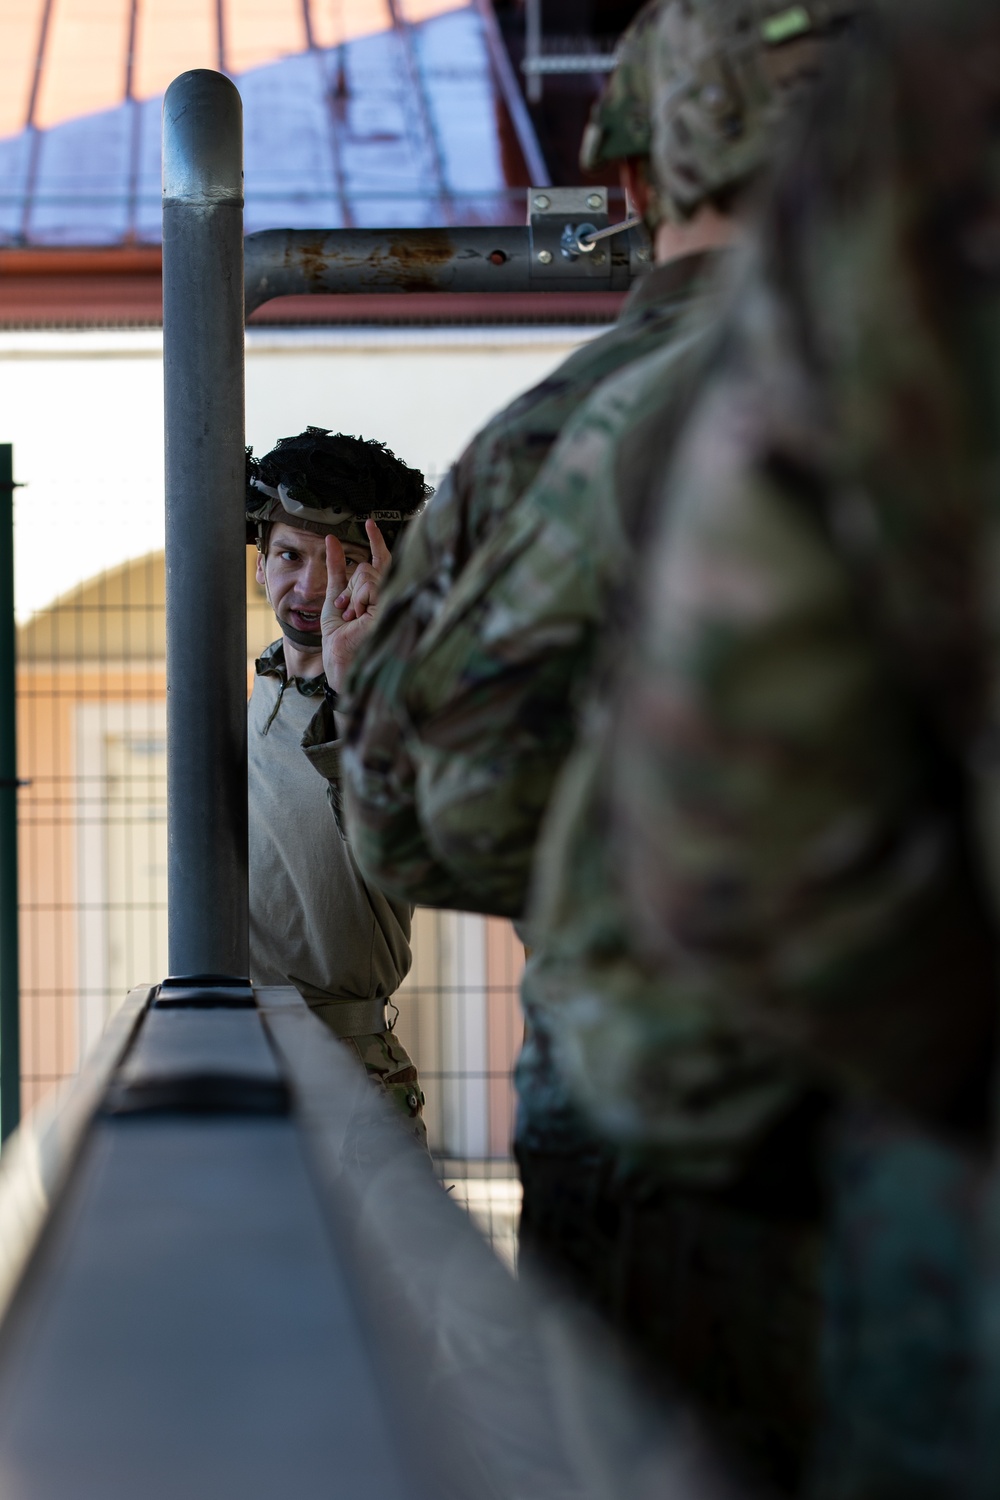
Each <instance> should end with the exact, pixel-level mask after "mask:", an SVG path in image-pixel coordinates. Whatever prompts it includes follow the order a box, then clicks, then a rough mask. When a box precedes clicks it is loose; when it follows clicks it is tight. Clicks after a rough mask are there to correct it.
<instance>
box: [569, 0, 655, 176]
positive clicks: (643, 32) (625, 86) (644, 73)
mask: <svg viewBox="0 0 1000 1500" xmlns="http://www.w3.org/2000/svg"><path fill="white" fill-rule="evenodd" d="M662 6H663V0H649V4H648V5H644V6H643V8H642V10H641V11H640V12H639V14H638V15H637V16H636V17H635V19H634V20H633V22H632V24H631V25H630V26H629V27H628V29H627V30H626V31H625V32H624V34H623V35H622V37H621V40H620V41H619V43H618V49H617V52H616V54H615V66H614V70H613V71H612V73H611V76H610V77H609V79H608V81H607V83H606V84H605V86H604V89H603V92H602V93H601V96H600V98H599V99H598V100H597V101H596V103H595V104H594V107H593V109H592V110H591V111H590V119H589V121H588V122H587V128H586V129H585V131H584V132H583V140H582V142H581V143H580V166H581V167H582V169H583V171H584V172H596V171H597V170H598V169H599V168H600V167H604V166H607V165H609V164H611V163H614V162H620V161H625V160H626V159H627V158H629V157H634V156H648V155H649V152H650V147H651V145H652V128H651V124H650V109H651V106H652V92H651V87H650V78H651V74H650V68H649V57H650V49H651V45H652V33H653V29H654V27H655V24H656V20H657V16H658V13H659V11H660V10H661V9H662Z"/></svg>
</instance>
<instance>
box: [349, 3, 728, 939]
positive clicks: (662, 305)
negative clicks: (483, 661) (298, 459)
mask: <svg viewBox="0 0 1000 1500" xmlns="http://www.w3.org/2000/svg"><path fill="white" fill-rule="evenodd" d="M660 9H661V6H660V4H659V0H656V3H652V4H649V5H647V6H646V7H645V9H644V10H642V11H641V12H640V13H639V16H638V17H637V18H636V20H635V21H634V22H633V24H632V26H631V28H630V29H629V32H628V33H627V34H626V37H625V39H624V41H623V43H622V48H621V56H620V61H619V64H618V67H617V69H616V71H615V73H614V75H613V77H612V80H611V83H610V85H609V89H608V93H607V96H606V98H605V101H604V102H603V103H602V104H601V105H599V107H598V110H597V114H596V116H595V119H594V121H593V122H592V124H591V127H590V129H589V130H588V133H587V136H586V140H585V150H586V158H585V164H586V165H587V166H590V167H596V166H598V165H601V164H603V163H608V162H614V161H617V162H619V163H620V164H621V166H622V170H623V176H624V178H625V181H626V183H627V185H628V188H629V191H630V194H631V196H632V199H633V201H634V203H635V204H636V206H637V207H638V208H639V209H640V210H641V211H642V212H643V213H644V214H645V216H646V218H647V222H648V223H649V226H650V228H651V230H653V231H654V233H655V232H656V231H657V230H658V228H659V226H660V225H661V224H662V222H663V217H664V214H663V209H662V206H661V205H660V202H659V199H658V197H657V194H656V191H655V186H654V185H653V184H652V182H651V180H650V177H649V172H648V154H649V146H650V87H651V47H650V39H651V35H652V29H653V26H654V24H655V21H656V18H657V15H658V13H659V10H660ZM707 233H708V234H709V235H711V227H710V228H709V230H708V231H707ZM700 234H701V230H699V235H700ZM703 244H704V240H703V239H701V238H699V239H696V238H695V237H694V236H692V237H691V239H690V243H682V244H681V245H680V247H679V248H678V246H677V245H676V244H674V245H673V246H672V247H671V250H670V257H671V258H670V259H669V260H666V258H665V260H664V263H663V264H657V265H656V266H654V268H653V269H652V270H651V271H650V272H649V274H648V275H646V276H644V277H643V278H642V279H641V280H640V281H639V282H638V284H637V285H636V286H635V287H634V288H633V289H632V291H631V292H630V294H629V297H628V299H627V300H626V303H625V306H624V308H623V310H622V313H621V316H620V317H619V319H618V322H617V323H616V324H615V326H614V327H613V328H612V329H611V330H609V332H607V333H605V334H603V335H602V336H601V337H600V338H596V339H593V340H592V341H591V342H590V343H588V344H586V345H585V346H584V347H583V348H581V349H578V350H577V351H576V352H575V353H574V354H572V355H571V356H570V358H569V359H567V360H566V361H565V362H564V363H563V364H562V365H560V366H559V368H558V369H557V370H556V371H555V372H554V373H553V374H552V375H550V376H549V377H548V378H547V379H545V380H544V381H542V382H541V384H540V385H538V386H536V387H535V388H534V389H533V390H530V391H528V392H526V393H525V394H524V395H523V396H520V397H519V398H518V399H517V400H516V401H514V402H513V403H512V404H511V405H510V406H508V407H507V408H506V409H505V410H504V411H502V412H500V413H499V415H498V416H496V417H494V418H493V420H492V421H491V422H489V423H488V424H487V426H486V427H484V428H483V430H482V431H481V432H480V433H479V434H478V435H477V436H476V437H475V438H474V439H473V441H472V442H471V443H470V444H469V446H468V448H467V449H466V450H465V452H464V453H463V454H462V456H461V458H460V459H459V460H458V462H457V464H456V465H455V466H454V468H453V469H452V470H451V472H450V474H449V475H448V477H447V478H446V480H445V482H444V484H443V485H442V486H441V488H440V489H439V491H438V493H437V494H436V495H435V497H434V500H433V502H432V503H431V504H430V505H429V506H428V507H427V510H426V511H425V512H424V514H423V516H422V517H421V519H420V522H419V524H418V525H417V526H415V527H414V528H413V530H412V532H411V534H410V536H409V537H408V538H407V545H406V550H405V554H404V556H403V557H402V558H401V559H400V560H399V561H398V563H397V566H396V568H395V569H394V573H393V578H392V581H391V583H390V585H389V588H388V591H387V593H386V595H385V597H384V600H383V603H382V606H381V610H380V615H379V620H378V623H377V625H376V628H375V630H374V631H373V632H372V635H371V637H370V639H369V640H368V641H367V642H366V645H365V650H364V651H363V653H362V654H361V655H360V656H359V659H358V662H357V665H356V669H355V671H354V673H353V676H352V678H351V680H350V683H349V700H350V703H349V707H350V731H349V736H348V741H347V746H346V751H345V755H344V783H345V785H344V790H345V800H346V803H347V806H348V811H349V820H350V831H351V840H352V845H353V847H354V850H355V853H356V855H357V858H358V861H359V864H360V865H361V868H362V869H363V870H364V871H365V873H366V875H367V877H368V878H369V879H370V880H372V881H376V882H377V883H378V884H379V885H380V886H382V887H383V888H384V889H386V890H389V891H392V892H393V893H394V894H396V895H398V896H401V897H406V898H408V899H410V900H413V901H420V902H422V903H424V904H427V905H431V906H451V907H457V908H459V909H464V910H479V911H489V912H495V913H498V914H500V915H506V916H517V915H518V914H519V913H520V911H521V909H522V907H523V904H524V901H523V881H522V883H521V885H522V889H520V890H519V891H518V892H517V893H516V894H515V896H514V898H513V899H510V898H509V897H507V896H501V897H500V898H498V897H497V896H496V894H495V892H493V891H491V890H481V889H477V888H476V887H475V886H474V884H473V883H472V882H470V881H469V879H468V878H467V872H466V871H464V870H461V869H459V870H457V871H456V870H453V869H451V868H449V866H448V864H447V863H446V862H445V860H443V859H442V857H441V852H440V850H439V848H438V847H437V846H436V844H435V841H434V838H433V836H432V835H431V833H430V831H429V830H428V828H427V826H426V825H425V822H424V819H423V818H422V816H421V814H420V812H419V811H418V806H417V803H418V788H419V783H420V779H421V775H422V770H421V767H420V765H419V764H418V756H419V753H420V752H421V750H422V748H423V743H426V742H427V741H428V740H429V739H432V738H433V737H434V731H433V729H431V728H430V726H427V727H426V731H425V729H424V726H423V725H421V726H420V729H421V734H420V735H419V736H418V735H417V734H416V733H415V728H416V720H419V719H420V718H421V717H422V713H421V705H420V704H419V703H414V702H412V701H411V697H410V693H409V675H410V671H411V666H412V664H413V663H416V662H417V661H419V660H420V659H421V657H422V655H423V654H424V652H425V650H426V649H427V648H428V647H430V646H433V644H434V642H435V641H436V640H437V639H438V636H439V629H440V623H441V622H440V621H439V617H440V616H442V612H443V611H444V610H445V609H447V611H448V612H449V613H448V614H447V615H446V616H445V620H446V621H447V620H450V618H451V611H453V609H454V607H455V605H456V603H457V601H459V600H460V599H461V598H462V596H463V588H464V584H465V575H466V570H467V568H468V565H469V563H470V560H471V559H472V558H473V557H474V556H475V555H476V553H477V550H478V549H479V548H481V547H482V545H483V544H484V542H485V541H486V540H487V539H488V538H489V537H490V536H492V535H493V533H494V532H495V531H496V529H497V528H498V526H499V525H500V524H501V523H502V521H503V520H504V518H505V517H506V516H508V515H509V514H511V513H512V512H513V511H514V510H515V509H516V508H517V507H518V506H519V505H520V502H521V500H522V498H523V496H524V493H525V491H526V490H527V489H528V487H529V485H530V484H531V482H532V480H533V479H534V478H535V476H536V475H537V474H538V471H539V469H540V468H541V466H542V464H543V463H544V461H545V459H546V457H547V456H548V453H549V451H550V450H551V448H552V445H553V443H554V442H555V440H556V438H557V437H558V435H559V433H560V431H561V429H562V428H563V426H564V425H565V423H566V422H567V420H568V419H569V418H570V417H571V416H572V415H573V413H574V412H575V411H576V410H577V409H578V408H579V407H580V405H581V404H582V403H583V401H585V400H586V398H587V397H588V396H589V395H590V394H591V393H592V392H593V391H594V390H595V389H596V388H597V386H598V385H599V384H600V383H601V381H603V380H605V379H606V378H607V377H608V376H609V375H612V374H614V373H615V372H616V371H618V370H621V369H622V368H623V367H625V366H627V365H630V364H633V363H635V362H636V361H638V360H640V359H641V358H642V357H643V356H644V355H646V354H648V353H650V352H651V351H654V350H657V349H660V348H662V347H664V346H665V345H667V344H669V343H671V342H672V341H673V340H674V339H675V338H676V337H677V336H678V331H679V328H680V325H681V323H682V320H683V317H684V315H685V313H686V312H687V310H688V308H689V305H690V303H691V299H692V297H693V296H694V295H695V294H696V293H697V291H698V289H699V288H700V286H701V283H702V271H703V266H702V257H701V256H700V255H699V254H697V253H687V252H688V251H691V252H696V251H698V250H700V249H701V248H703ZM445 628H447V625H446V626H445ZM415 715H416V719H415ZM442 729H443V732H444V734H445V736H447V726H442ZM468 729H469V736H470V743H474V742H475V737H476V730H477V726H476V725H474V724H469V726H468ZM491 858H492V856H491Z"/></svg>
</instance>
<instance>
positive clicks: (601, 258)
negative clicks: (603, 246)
mask: <svg viewBox="0 0 1000 1500" xmlns="http://www.w3.org/2000/svg"><path fill="white" fill-rule="evenodd" d="M607 258H608V257H607V256H606V255H605V253H604V251H603V250H598V252H597V254H596V255H595V256H594V265H595V266H603V264H604V262H605V261H606V260H607Z"/></svg>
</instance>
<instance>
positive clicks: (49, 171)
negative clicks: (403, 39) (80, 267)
mask: <svg viewBox="0 0 1000 1500" xmlns="http://www.w3.org/2000/svg"><path fill="white" fill-rule="evenodd" d="M130 125H131V113H130V110H129V108H128V107H127V106H124V105H122V106H119V108H118V109H111V110H107V111H106V112H105V113H104V114H100V115H90V116H88V117H87V118H86V119H83V120H71V121H68V122H67V123H66V124H65V125H57V126H56V127H55V128H54V129H53V130H47V131H45V132H44V134H41V135H39V137H38V147H39V149H38V159H37V163H36V166H35V180H34V191H33V193H32V198H31V212H30V214H29V216H28V218H27V221H26V224H25V233H26V237H27V239H28V240H29V241H30V242H31V243H33V244H37V245H116V244H119V243H120V242H121V241H122V240H123V239H124V238H125V235H126V231H127V229H128V193H127V188H128V167H129V146H130V138H131V129H130Z"/></svg>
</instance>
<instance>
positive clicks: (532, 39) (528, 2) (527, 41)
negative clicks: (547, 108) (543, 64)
mask: <svg viewBox="0 0 1000 1500" xmlns="http://www.w3.org/2000/svg"><path fill="white" fill-rule="evenodd" d="M541 56H542V0H525V7H524V72H525V74H526V76H527V79H528V88H527V94H528V103H529V104H540V103H541V101H542V73H541V69H540V68H539V67H538V63H539V61H540V60H541Z"/></svg>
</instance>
